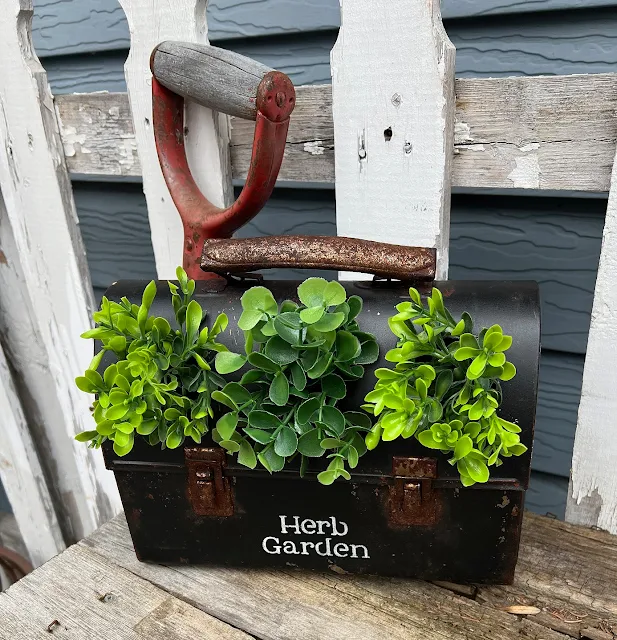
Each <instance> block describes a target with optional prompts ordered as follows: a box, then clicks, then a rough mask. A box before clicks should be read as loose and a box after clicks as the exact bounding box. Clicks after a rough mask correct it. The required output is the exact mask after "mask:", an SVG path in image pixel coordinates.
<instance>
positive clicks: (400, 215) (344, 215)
mask: <svg viewBox="0 0 617 640" xmlns="http://www.w3.org/2000/svg"><path fill="white" fill-rule="evenodd" d="M369 16H370V19H369V18H368V17H369ZM454 64H455V48H454V45H453V44H452V43H451V42H450V40H449V39H448V36H447V35H446V32H445V29H444V27H443V23H442V21H441V10H440V0H428V1H425V2H382V0H362V1H360V2H358V1H351V0H341V28H340V31H339V34H338V39H337V41H336V44H335V45H334V48H333V49H332V55H331V66H332V115H333V119H334V144H335V162H334V165H335V174H336V221H337V231H338V235H341V236H353V237H358V238H363V239H366V240H376V241H380V242H397V243H398V244H409V245H415V246H420V247H431V248H436V249H437V278H438V279H441V280H443V279H446V278H447V273H448V248H449V242H450V193H451V163H452V147H453V136H454ZM349 277H350V278H357V276H355V274H354V275H351V274H350V276H349ZM367 277H370V275H368V276H367Z"/></svg>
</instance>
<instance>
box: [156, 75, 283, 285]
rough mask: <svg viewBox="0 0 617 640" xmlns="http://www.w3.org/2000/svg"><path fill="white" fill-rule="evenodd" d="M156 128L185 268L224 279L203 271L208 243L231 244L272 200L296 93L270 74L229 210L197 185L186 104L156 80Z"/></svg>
mask: <svg viewBox="0 0 617 640" xmlns="http://www.w3.org/2000/svg"><path fill="white" fill-rule="evenodd" d="M152 105H153V114H152V116H153V117H152V120H153V128H154V139H155V142H156V149H157V152H158V157H159V162H160V164H161V169H162V171H163V176H164V178H165V182H166V183H167V187H168V189H169V193H170V194H171V198H172V200H173V201H174V204H175V205H176V208H177V209H178V213H179V214H180V217H181V219H182V224H183V226H184V258H183V266H184V269H185V271H186V272H187V274H188V276H189V277H190V278H193V279H195V280H204V279H208V278H212V277H218V276H216V275H215V274H209V273H204V272H203V271H202V270H201V268H200V260H201V253H202V248H203V244H204V241H205V239H206V238H229V237H231V235H232V234H233V232H234V231H236V230H237V229H239V228H240V227H241V226H242V225H244V224H246V223H247V222H248V221H249V220H251V219H252V218H253V217H254V216H255V215H257V213H259V211H261V209H262V208H263V206H264V205H265V204H266V202H267V201H268V198H269V197H270V195H271V193H272V190H273V189H274V184H275V183H276V178H277V176H278V173H279V169H280V168H281V163H282V161H283V153H284V151H285V141H286V140H287V129H288V128H289V115H290V114H291V112H292V111H293V108H294V106H295V89H294V86H293V84H292V82H291V80H290V79H289V78H288V77H287V76H286V75H285V74H284V73H281V72H280V71H271V72H269V73H267V74H266V75H265V76H264V78H263V79H262V81H261V82H260V84H259V87H258V90H257V97H256V105H257V118H256V126H255V137H254V140H253V153H252V157H251V164H250V167H249V171H248V175H247V178H246V183H245V185H244V188H243V189H242V192H241V193H240V195H239V196H238V199H237V200H236V201H235V202H234V203H233V204H232V205H231V206H230V207H227V208H226V209H221V208H220V207H216V206H215V205H213V204H212V203H211V202H210V201H209V200H208V199H207V198H206V197H205V196H204V195H203V194H202V193H201V191H200V189H199V187H198V186H197V184H196V183H195V180H194V179H193V176H192V174H191V170H190V168H189V165H188V161H187V158H186V150H185V146H184V98H183V97H181V96H179V95H177V94H176V93H174V92H172V91H170V90H169V89H167V88H165V87H164V86H163V85H162V84H160V82H158V81H157V80H156V78H154V77H153V79H152Z"/></svg>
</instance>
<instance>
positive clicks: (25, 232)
mask: <svg viewBox="0 0 617 640" xmlns="http://www.w3.org/2000/svg"><path fill="white" fill-rule="evenodd" d="M4 10H5V16H4V19H3V20H2V21H0V43H1V47H2V58H3V60H4V61H5V63H6V64H4V65H3V66H2V67H1V68H0V113H1V114H2V115H1V117H0V147H1V148H2V149H3V153H2V154H0V184H1V185H2V202H1V204H0V245H1V246H2V250H3V252H4V254H3V256H4V259H3V260H2V264H1V267H2V268H1V269H0V288H1V289H2V291H3V295H2V296H1V297H0V324H1V330H2V334H3V347H4V350H5V352H6V355H7V359H9V360H10V361H11V365H12V367H13V372H14V377H15V383H16V385H17V386H18V387H19V389H20V392H21V393H22V395H23V397H24V398H25V399H26V401H24V403H23V409H24V413H25V415H26V418H27V419H28V421H29V424H30V428H32V429H33V430H34V432H33V439H35V440H36V441H37V442H38V443H39V444H40V446H41V447H42V448H43V449H44V450H45V454H46V455H45V461H44V462H43V461H42V462H41V464H42V465H44V468H45V472H46V473H47V476H48V486H49V487H50V491H54V492H55V493H54V495H53V498H54V500H55V501H56V504H55V507H56V512H57V514H58V517H59V518H60V519H61V523H60V526H61V527H62V529H63V533H64V538H65V541H67V542H68V541H70V540H71V539H78V538H81V537H83V536H84V535H86V534H87V533H89V532H90V531H92V530H93V529H95V528H96V527H97V526H98V525H99V524H100V523H101V522H103V521H105V520H107V519H108V518H109V517H111V516H112V515H113V514H114V513H117V507H118V506H119V498H118V493H117V489H116V486H115V483H114V482H113V478H111V477H110V476H109V473H108V472H107V471H106V469H105V467H104V464H103V463H102V460H101V459H100V456H93V455H92V453H93V452H92V451H90V450H87V449H85V448H84V447H82V446H80V444H79V443H78V442H75V440H74V438H73V436H74V435H75V434H76V433H79V432H81V431H85V430H89V429H90V428H91V425H92V414H91V412H90V399H89V398H88V397H87V396H86V395H85V394H82V393H81V392H79V390H78V389H77V388H76V387H75V383H74V379H75V377H76V376H78V375H81V374H82V373H83V371H84V369H85V368H86V367H87V366H88V365H89V363H90V361H91V359H92V352H91V347H90V346H89V345H87V344H85V341H82V340H81V339H80V338H79V335H80V334H81V333H82V332H83V331H85V330H87V329H89V328H90V326H91V319H90V312H91V310H92V303H93V300H92V292H91V287H90V280H89V274H88V267H87V263H86V258H85V252H84V248H83V244H82V241H81V237H80V234H79V229H78V226H77V216H76V212H75V205H74V202H73V199H72V194H71V188H70V182H69V179H68V173H67V170H66V165H65V163H64V155H63V153H62V143H61V140H60V134H59V127H58V123H57V121H56V117H55V110H54V104H53V97H52V95H51V92H50V91H49V86H48V84H47V78H46V75H45V72H44V70H43V68H42V66H41V65H40V63H39V61H38V58H37V57H36V55H35V54H34V52H33V50H32V46H31V41H30V31H29V27H30V20H31V17H32V3H31V1H30V0H10V2H7V3H5V4H4ZM16 96H19V99H16ZM52 488H53V489H52ZM41 499H42V500H44V499H45V498H44V496H43V497H42V498H41Z"/></svg>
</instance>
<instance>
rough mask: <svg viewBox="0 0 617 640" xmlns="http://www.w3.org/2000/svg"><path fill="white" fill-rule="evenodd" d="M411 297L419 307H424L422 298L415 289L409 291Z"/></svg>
mask: <svg viewBox="0 0 617 640" xmlns="http://www.w3.org/2000/svg"><path fill="white" fill-rule="evenodd" d="M409 297H410V298H411V299H412V300H413V301H414V302H415V303H416V304H417V305H418V306H421V305H422V298H421V297H420V293H419V292H418V290H417V289H414V287H411V288H410V289H409Z"/></svg>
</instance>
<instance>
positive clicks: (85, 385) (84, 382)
mask: <svg viewBox="0 0 617 640" xmlns="http://www.w3.org/2000/svg"><path fill="white" fill-rule="evenodd" d="M75 384H76V385H77V388H78V389H79V390H80V391H83V392H84V393H96V392H97V388H96V387H95V386H94V385H93V384H92V382H90V380H88V378H86V377H85V376H79V377H78V378H75Z"/></svg>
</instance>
